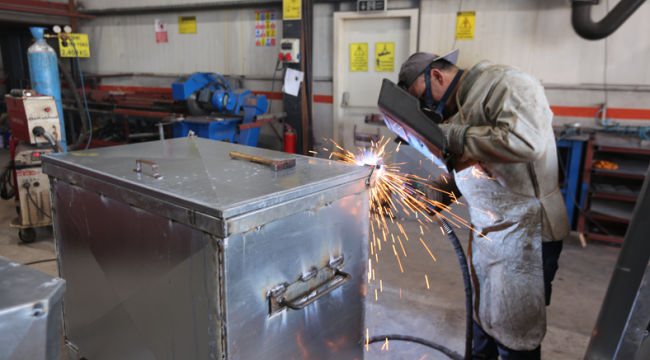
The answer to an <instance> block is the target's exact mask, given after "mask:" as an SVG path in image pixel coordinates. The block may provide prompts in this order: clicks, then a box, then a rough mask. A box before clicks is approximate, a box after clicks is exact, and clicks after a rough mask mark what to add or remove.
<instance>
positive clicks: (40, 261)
mask: <svg viewBox="0 0 650 360" xmlns="http://www.w3.org/2000/svg"><path fill="white" fill-rule="evenodd" d="M56 260H57V259H45V260H37V261H32V262H28V263H24V264H23V265H25V266H29V265H34V264H40V263H45V262H50V261H56Z"/></svg>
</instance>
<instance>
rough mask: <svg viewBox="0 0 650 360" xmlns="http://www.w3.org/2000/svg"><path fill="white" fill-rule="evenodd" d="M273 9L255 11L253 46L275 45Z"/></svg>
mask: <svg viewBox="0 0 650 360" xmlns="http://www.w3.org/2000/svg"><path fill="white" fill-rule="evenodd" d="M275 30H276V23H275V10H263V11H255V46H275Z"/></svg>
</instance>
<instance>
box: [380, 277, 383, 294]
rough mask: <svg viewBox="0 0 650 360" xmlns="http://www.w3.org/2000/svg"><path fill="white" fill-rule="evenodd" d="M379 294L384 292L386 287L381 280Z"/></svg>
mask: <svg viewBox="0 0 650 360" xmlns="http://www.w3.org/2000/svg"><path fill="white" fill-rule="evenodd" d="M379 292H384V285H383V284H382V282H381V279H379Z"/></svg>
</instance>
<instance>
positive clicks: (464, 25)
mask: <svg viewBox="0 0 650 360" xmlns="http://www.w3.org/2000/svg"><path fill="white" fill-rule="evenodd" d="M475 23H476V12H475V11H462V12H459V13H458V14H457V15H456V39H457V40H474V24H475Z"/></svg>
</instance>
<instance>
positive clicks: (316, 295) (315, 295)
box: [278, 269, 352, 310]
mask: <svg viewBox="0 0 650 360" xmlns="http://www.w3.org/2000/svg"><path fill="white" fill-rule="evenodd" d="M350 279H352V275H350V274H348V273H346V272H343V271H341V270H338V269H337V270H335V271H334V277H332V279H331V280H330V281H328V282H326V283H324V284H323V285H321V286H319V287H317V288H315V289H314V290H313V291H312V292H311V293H309V295H307V296H303V297H301V298H300V299H299V300H298V301H295V302H294V301H288V300H287V299H285V298H281V299H279V300H278V305H279V306H281V307H288V308H289V309H293V310H302V309H304V308H305V307H306V306H307V305H309V304H311V303H313V302H315V301H316V300H318V299H320V298H322V297H323V296H325V295H327V294H329V293H331V292H332V291H334V290H336V289H338V288H339V287H341V286H342V285H343V284H345V283H346V282H348V281H350Z"/></svg>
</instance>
